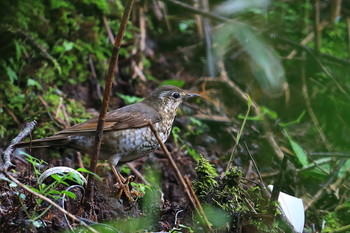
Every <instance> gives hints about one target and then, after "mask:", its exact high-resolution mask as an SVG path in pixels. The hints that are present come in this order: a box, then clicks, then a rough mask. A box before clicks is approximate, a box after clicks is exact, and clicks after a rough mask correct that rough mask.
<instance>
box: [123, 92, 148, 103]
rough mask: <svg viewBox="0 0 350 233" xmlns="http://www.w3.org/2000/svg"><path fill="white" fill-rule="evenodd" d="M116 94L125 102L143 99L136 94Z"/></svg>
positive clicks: (135, 101)
mask: <svg viewBox="0 0 350 233" xmlns="http://www.w3.org/2000/svg"><path fill="white" fill-rule="evenodd" d="M117 95H118V96H119V97H120V98H121V99H122V100H124V102H125V103H126V104H134V103H137V102H140V101H142V100H143V98H140V97H137V96H130V95H124V94H121V93H117Z"/></svg>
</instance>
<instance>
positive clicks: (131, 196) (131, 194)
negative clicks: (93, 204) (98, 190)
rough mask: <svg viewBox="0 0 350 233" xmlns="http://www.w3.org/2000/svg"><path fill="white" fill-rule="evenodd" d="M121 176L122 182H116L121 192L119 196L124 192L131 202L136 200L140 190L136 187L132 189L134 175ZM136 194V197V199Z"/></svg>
mask: <svg viewBox="0 0 350 233" xmlns="http://www.w3.org/2000/svg"><path fill="white" fill-rule="evenodd" d="M120 178H121V179H120V180H121V181H122V182H121V183H117V184H116V185H117V186H118V188H119V193H118V195H117V198H120V197H121V196H122V195H123V193H124V195H125V196H126V197H127V198H128V200H129V201H130V202H135V201H136V198H137V197H138V196H139V195H138V192H137V191H136V190H134V189H132V190H130V188H129V184H130V182H131V181H132V180H133V179H134V176H128V178H126V179H125V178H124V177H122V176H121V177H120ZM134 196H135V197H136V198H135V199H134Z"/></svg>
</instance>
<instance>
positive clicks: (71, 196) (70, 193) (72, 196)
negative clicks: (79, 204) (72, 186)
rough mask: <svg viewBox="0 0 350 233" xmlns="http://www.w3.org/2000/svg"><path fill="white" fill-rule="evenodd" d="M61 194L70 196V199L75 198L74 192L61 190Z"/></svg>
mask: <svg viewBox="0 0 350 233" xmlns="http://www.w3.org/2000/svg"><path fill="white" fill-rule="evenodd" d="M61 193H62V194H66V195H67V196H68V197H70V198H72V199H74V200H75V199H76V198H77V195H75V193H72V192H70V191H61Z"/></svg>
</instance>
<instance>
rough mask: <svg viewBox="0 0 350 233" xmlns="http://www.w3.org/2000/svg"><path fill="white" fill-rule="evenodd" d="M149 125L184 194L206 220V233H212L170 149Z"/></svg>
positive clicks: (150, 123)
mask: <svg viewBox="0 0 350 233" xmlns="http://www.w3.org/2000/svg"><path fill="white" fill-rule="evenodd" d="M148 125H149V127H150V128H151V130H152V132H153V134H154V136H155V137H156V138H157V141H158V143H159V145H160V147H161V148H162V150H163V151H164V154H165V155H166V157H167V158H168V160H169V162H170V165H171V167H172V168H173V169H174V171H175V175H176V177H177V179H178V180H179V181H180V184H181V186H182V188H183V190H184V193H185V195H186V197H187V199H188V200H189V201H190V202H191V204H192V206H193V208H194V209H195V211H196V212H197V214H198V215H199V216H202V218H203V219H205V220H206V221H205V220H204V222H205V223H206V224H205V229H206V232H212V229H211V226H210V224H209V222H208V220H207V218H206V217H205V215H204V211H203V214H202V213H201V211H200V210H199V207H198V206H197V205H196V201H195V198H194V197H192V195H191V192H190V190H189V187H188V186H187V184H186V182H185V180H184V178H183V177H182V175H181V172H180V171H179V169H178V167H177V166H176V163H175V161H174V159H173V157H171V155H170V153H169V151H168V149H167V148H166V146H165V145H164V143H163V141H162V140H161V139H160V137H159V135H158V132H157V131H156V129H155V128H154V125H153V124H152V122H151V121H149V122H148Z"/></svg>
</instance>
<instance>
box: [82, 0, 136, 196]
mask: <svg viewBox="0 0 350 233" xmlns="http://www.w3.org/2000/svg"><path fill="white" fill-rule="evenodd" d="M133 4H134V0H128V2H127V4H126V7H125V9H124V13H123V17H122V20H121V22H120V27H119V30H118V34H117V37H116V40H115V42H114V47H113V51H112V57H111V60H110V62H109V68H108V74H107V77H106V83H105V89H104V92H103V101H102V106H101V109H100V115H99V118H98V123H97V128H96V136H95V144H94V150H93V152H92V154H91V161H90V171H91V172H93V173H96V165H97V161H98V155H99V154H100V149H101V143H102V136H103V128H104V123H105V120H106V115H107V109H108V102H109V97H110V93H111V90H112V82H113V74H114V71H115V67H116V65H117V63H118V55H119V50H120V46H121V44H122V40H123V36H124V32H125V29H126V25H127V22H128V19H129V16H130V12H131V9H132V6H133ZM93 179H94V178H93V176H89V180H88V185H87V194H88V195H89V198H88V199H89V200H90V201H92V198H93V189H92V182H93Z"/></svg>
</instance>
